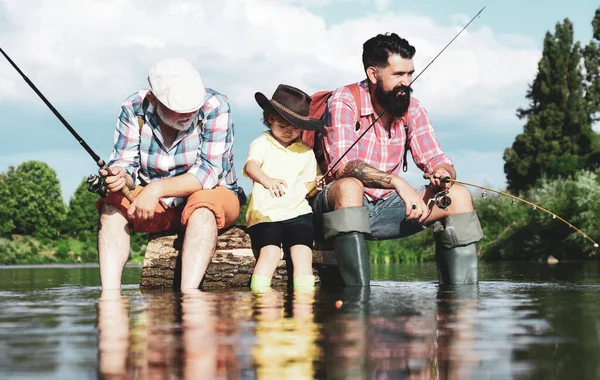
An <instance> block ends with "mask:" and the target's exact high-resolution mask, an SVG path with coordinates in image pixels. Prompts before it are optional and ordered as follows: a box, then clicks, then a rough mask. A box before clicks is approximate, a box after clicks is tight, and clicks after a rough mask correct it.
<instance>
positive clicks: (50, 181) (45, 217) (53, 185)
mask: <svg viewBox="0 0 600 380" xmlns="http://www.w3.org/2000/svg"><path fill="white" fill-rule="evenodd" d="M3 180H5V181H6V185H7V187H8V193H9V194H10V195H9V196H10V197H12V199H13V200H14V202H15V205H14V209H13V211H12V221H13V223H14V229H13V232H14V233H18V234H24V235H34V236H39V237H48V238H52V237H55V236H56V235H57V234H58V233H59V231H60V229H61V225H62V223H63V222H64V220H65V217H66V214H67V208H66V207H65V204H64V201H63V199H62V195H61V190H60V183H59V181H58V178H57V177H56V172H55V171H54V170H53V169H52V168H50V167H49V166H48V165H47V164H45V163H43V162H39V161H27V162H24V163H22V164H21V165H19V166H18V167H17V168H16V169H15V168H14V167H12V166H11V167H10V168H9V169H8V172H7V173H6V176H5V177H4V179H3Z"/></svg>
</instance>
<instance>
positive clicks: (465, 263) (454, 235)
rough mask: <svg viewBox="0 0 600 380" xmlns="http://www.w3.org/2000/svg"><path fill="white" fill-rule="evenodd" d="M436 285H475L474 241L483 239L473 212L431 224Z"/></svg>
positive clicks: (477, 269) (476, 279)
mask: <svg viewBox="0 0 600 380" xmlns="http://www.w3.org/2000/svg"><path fill="white" fill-rule="evenodd" d="M433 234H434V237H435V242H436V246H435V260H436V262H437V267H438V276H439V281H440V284H443V285H460V284H465V285H471V284H477V281H478V276H479V259H478V257H477V242H478V241H479V240H481V239H482V238H483V232H482V230H481V225H480V224H479V218H478V217H477V213H476V212H475V211H472V212H465V213H460V214H454V215H450V216H448V217H446V218H445V219H443V220H441V221H439V222H436V223H435V224H434V225H433Z"/></svg>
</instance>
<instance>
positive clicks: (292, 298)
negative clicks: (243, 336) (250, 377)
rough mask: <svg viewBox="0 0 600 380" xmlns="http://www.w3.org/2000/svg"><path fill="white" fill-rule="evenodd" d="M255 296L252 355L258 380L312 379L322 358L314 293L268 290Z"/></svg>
mask: <svg viewBox="0 0 600 380" xmlns="http://www.w3.org/2000/svg"><path fill="white" fill-rule="evenodd" d="M254 297H255V298H254V314H253V319H254V320H255V321H256V326H255V330H254V333H255V336H256V344H255V345H254V347H253V348H252V356H253V365H254V366H255V368H256V375H257V378H258V379H313V378H314V377H315V371H316V367H315V363H317V362H318V361H319V359H320V356H321V350H320V348H319V346H318V345H317V338H318V336H319V333H320V332H319V328H318V326H317V324H316V323H315V322H314V311H313V305H314V301H315V298H314V294H313V293H312V292H302V291H296V292H293V291H290V293H289V294H285V293H284V292H283V291H282V290H276V289H269V290H267V291H264V292H260V293H255V294H254ZM286 297H287V299H286ZM286 309H288V310H286Z"/></svg>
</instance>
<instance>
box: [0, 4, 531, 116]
mask: <svg viewBox="0 0 600 380" xmlns="http://www.w3.org/2000/svg"><path fill="white" fill-rule="evenodd" d="M0 1H1V0H0ZM338 1H339V0H338ZM373 1H374V4H375V5H376V6H377V7H384V6H385V5H386V3H387V1H378V0H373ZM3 3H4V7H5V9H6V12H7V16H5V17H6V18H7V20H8V24H7V26H5V27H4V28H3V29H2V30H3V31H2V32H0V36H1V37H2V40H3V41H5V46H3V48H4V49H5V50H6V51H7V52H8V54H10V55H11V57H12V58H13V59H14V60H15V61H16V62H17V64H19V65H20V66H21V68H22V70H24V71H25V73H26V74H27V75H28V76H29V77H30V79H31V80H32V81H33V82H34V83H36V85H37V86H38V87H39V88H40V90H41V91H42V92H43V93H44V94H45V95H46V96H47V97H48V98H49V99H51V100H54V101H57V102H62V103H68V104H70V105H76V104H77V103H79V102H84V103H88V104H97V105H99V106H104V105H107V104H111V105H113V106H114V105H115V104H118V102H120V101H121V100H122V99H123V98H125V97H126V96H127V95H129V94H130V93H132V92H134V91H135V90H136V89H137V88H138V87H145V86H146V85H147V84H146V80H145V78H146V73H147V70H148V68H149V67H150V66H151V65H152V64H153V63H154V62H155V61H156V60H158V59H160V58H164V57H167V56H184V57H186V58H188V59H190V60H192V61H193V62H194V63H195V64H196V66H197V67H198V69H199V71H200V72H201V74H203V76H204V77H205V83H206V84H207V85H208V86H210V87H213V88H215V89H217V90H218V91H221V92H223V93H226V94H228V95H229V97H230V99H231V100H232V102H233V103H234V105H235V106H236V107H254V106H255V105H254V100H253V96H252V95H253V93H254V92H255V91H257V90H261V91H264V92H266V93H271V92H272V91H273V89H274V88H275V87H276V85H277V84H278V83H290V84H294V85H296V86H298V87H300V88H303V89H305V90H306V91H307V92H314V91H317V90H321V89H325V88H335V87H338V86H340V85H343V84H345V83H349V82H352V81H356V80H359V79H361V78H362V77H363V75H364V74H363V70H362V64H361V59H360V57H361V53H362V52H361V47H362V43H363V42H364V41H365V40H366V39H368V38H370V37H372V36H373V35H375V34H377V33H381V32H385V31H395V32H397V33H398V34H400V35H402V36H404V37H406V38H408V39H409V41H411V43H412V44H414V45H415V46H416V47H417V55H416V57H415V66H416V68H417V73H418V72H419V70H422V69H423V68H424V67H425V65H426V64H427V63H428V62H429V61H430V60H431V59H432V58H433V57H434V56H435V55H436V54H437V53H438V52H439V51H440V50H441V49H442V47H443V46H444V45H445V44H446V43H447V42H448V41H449V40H450V39H451V38H452V37H453V36H454V35H455V34H456V33H457V32H458V30H460V28H462V26H463V25H462V22H460V23H459V21H456V25H454V26H452V27H443V26H439V25H437V24H436V23H434V21H433V20H431V19H429V18H427V17H424V16H421V15H416V14H407V13H394V12H386V13H385V14H376V15H372V16H365V17H362V18H357V19H352V20H347V21H344V22H341V23H338V24H327V23H326V21H325V20H324V19H323V18H322V17H320V16H318V15H316V14H314V13H311V12H310V11H309V10H308V9H307V8H306V3H304V2H297V1H287V2H283V3H281V2H279V1H275V0H256V1H237V0H235V1H234V0H230V1H227V0H224V1H219V2H192V1H172V2H162V1H158V0H151V1H140V0H105V1H95V0H64V1H62V2H61V3H60V4H61V6H57V5H56V3H55V2H52V1H43V0H37V1H27V2H22V1H19V0H3ZM303 6H304V7H303ZM454 18H456V17H454ZM459 18H460V17H459ZM461 21H462V20H461ZM484 22H485V21H484V20H481V19H480V20H476V21H475V22H474V23H473V24H472V25H471V26H470V28H469V29H467V30H466V31H465V32H463V34H462V35H461V36H460V37H459V38H458V39H457V40H456V41H455V42H454V44H453V45H452V46H451V47H450V48H449V49H448V50H446V51H445V52H444V53H443V54H442V55H441V56H440V57H439V58H438V59H437V61H436V62H435V63H434V64H433V65H432V66H431V67H430V68H429V69H428V70H427V71H426V72H425V73H424V74H423V76H422V77H420V78H419V80H418V81H417V82H416V83H415V88H416V91H415V95H416V96H418V97H419V98H421V100H422V101H423V102H424V104H425V105H426V107H427V108H428V109H430V110H432V112H435V114H436V115H439V116H457V115H464V116H467V117H483V115H488V114H490V113H492V114H494V112H495V111H496V110H502V115H495V116H494V122H497V123H503V122H505V121H506V120H512V121H514V120H515V117H514V108H516V107H518V106H519V105H521V104H520V103H522V100H521V99H523V96H524V94H525V90H526V85H527V83H528V82H529V81H531V80H532V79H533V74H534V73H535V68H536V62H537V60H538V58H539V55H540V52H539V51H537V50H535V49H531V48H527V47H522V46H523V45H524V44H522V43H521V44H517V45H518V46H521V47H516V48H514V47H512V45H510V44H508V43H505V42H501V41H500V40H501V38H499V36H496V35H495V34H494V33H493V32H492V31H491V30H490V29H489V28H487V27H485V24H484ZM500 37H501V36H500ZM0 68H1V71H0V100H1V99H7V98H11V99H14V98H16V97H20V98H21V99H23V100H27V101H31V99H35V97H34V96H32V94H31V90H29V89H27V86H26V85H25V84H24V83H23V82H22V80H21V79H20V78H19V77H18V76H17V74H16V73H15V72H14V70H12V69H10V67H9V66H8V63H6V62H0ZM506 109H512V110H513V112H511V113H510V114H507V113H505V112H504V111H505V110H506ZM487 119H488V120H489V117H488V118H487ZM503 119H506V120H503Z"/></svg>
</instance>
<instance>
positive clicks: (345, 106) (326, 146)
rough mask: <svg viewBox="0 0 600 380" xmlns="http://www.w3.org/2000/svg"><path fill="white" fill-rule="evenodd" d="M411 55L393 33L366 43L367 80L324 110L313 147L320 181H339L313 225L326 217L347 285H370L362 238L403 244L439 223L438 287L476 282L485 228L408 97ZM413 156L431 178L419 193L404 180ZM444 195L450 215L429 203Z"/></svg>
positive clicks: (328, 190) (318, 200) (316, 205)
mask: <svg viewBox="0 0 600 380" xmlns="http://www.w3.org/2000/svg"><path fill="white" fill-rule="evenodd" d="M414 54H415V48H414V47H413V46H412V45H410V44H409V43H408V41H407V40H405V39H403V38H400V37H399V36H398V35H397V34H394V33H392V34H385V35H383V34H379V35H377V36H375V37H373V38H371V39H369V40H368V41H366V42H365V43H364V45H363V66H364V69H365V74H366V79H365V80H363V81H362V82H360V83H357V84H352V85H349V86H345V87H341V88H339V89H337V90H335V91H334V92H333V94H332V95H331V97H330V98H329V99H328V102H327V108H326V112H325V127H324V129H323V131H322V132H321V133H320V136H317V141H316V145H315V147H316V151H317V160H318V161H319V162H320V164H321V166H322V170H323V172H326V171H327V170H331V172H332V173H333V175H331V176H330V177H328V182H329V183H328V185H327V186H326V187H325V189H324V190H323V191H322V192H321V193H319V194H318V195H317V196H316V197H315V199H314V201H313V209H314V211H315V218H316V219H317V218H318V217H319V215H322V223H323V230H324V234H325V237H326V238H329V239H333V243H334V250H335V252H336V256H337V258H338V263H339V266H340V271H341V274H342V277H343V279H344V282H345V283H346V285H354V286H365V285H368V284H369V269H370V268H369V256H368V252H367V246H366V244H365V238H367V239H373V240H379V239H395V238H402V237H405V236H408V235H411V234H414V233H416V232H419V231H422V230H423V228H424V227H425V226H426V225H429V224H431V223H434V222H435V225H434V234H435V238H436V243H437V249H436V259H437V262H438V270H439V278H440V282H441V283H446V284H470V283H476V282H477V270H478V263H477V242H478V241H479V240H480V239H481V238H482V236H483V235H482V232H481V227H480V225H479V219H478V218H477V215H476V213H475V211H474V209H473V203H472V200H471V196H470V194H469V191H468V190H467V189H466V188H465V187H463V186H460V185H454V186H451V185H452V183H446V182H445V181H443V180H442V178H444V177H449V178H456V172H455V170H454V167H453V165H452V161H451V160H450V158H449V157H448V156H447V155H446V154H445V153H444V152H443V151H442V149H441V147H440V144H439V142H438V141H437V139H436V137H435V134H434V130H433V127H432V125H431V123H430V121H429V118H428V116H427V112H426V111H425V109H424V108H423V106H422V105H421V104H420V103H419V101H418V100H417V99H415V98H413V97H411V96H410V93H411V91H412V89H411V88H410V87H408V86H409V85H410V84H411V82H412V75H413V72H414V65H413V56H414ZM368 128H370V130H369V131H368V132H366V133H365V131H366V130H367V129H368ZM363 133H364V136H363ZM360 136H362V137H360ZM357 140H358V141H357ZM355 142H357V143H356V145H353V144H354V143H355ZM409 149H410V151H411V155H412V157H413V160H414V161H415V163H416V165H417V166H418V167H419V169H421V170H422V171H424V172H425V173H427V174H429V175H430V177H429V178H430V184H429V186H427V187H425V188H421V189H414V188H412V186H410V185H409V184H408V182H407V181H406V180H405V179H404V178H403V177H402V169H401V168H402V167H403V166H404V167H405V165H406V160H407V155H406V153H407V151H408V150H409ZM442 190H447V191H448V192H449V194H448V195H449V197H450V198H451V199H452V204H451V205H450V207H448V208H447V210H444V209H442V208H438V207H435V206H434V204H433V203H432V202H430V200H432V198H434V196H435V194H436V193H437V192H439V191H442ZM317 220H318V219H317Z"/></svg>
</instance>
